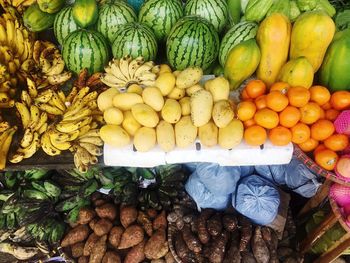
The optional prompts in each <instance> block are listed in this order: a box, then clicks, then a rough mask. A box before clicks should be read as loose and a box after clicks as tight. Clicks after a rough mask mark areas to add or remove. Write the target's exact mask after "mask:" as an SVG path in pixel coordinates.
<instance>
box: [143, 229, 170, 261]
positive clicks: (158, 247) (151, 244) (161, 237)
mask: <svg viewBox="0 0 350 263" xmlns="http://www.w3.org/2000/svg"><path fill="white" fill-rule="evenodd" d="M165 231H166V230H165V229H159V230H157V231H156V232H155V233H154V234H153V235H152V236H151V238H150V239H149V240H148V241H147V243H146V245H145V255H146V258H148V259H159V258H161V257H164V256H165V255H166V254H167V253H168V251H169V248H168V243H167V242H166V232H165Z"/></svg>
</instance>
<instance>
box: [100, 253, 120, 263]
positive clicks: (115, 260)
mask: <svg viewBox="0 0 350 263" xmlns="http://www.w3.org/2000/svg"><path fill="white" fill-rule="evenodd" d="M102 263H121V260H120V257H119V255H118V254H117V252H114V251H107V252H106V254H105V255H104V256H103V259H102Z"/></svg>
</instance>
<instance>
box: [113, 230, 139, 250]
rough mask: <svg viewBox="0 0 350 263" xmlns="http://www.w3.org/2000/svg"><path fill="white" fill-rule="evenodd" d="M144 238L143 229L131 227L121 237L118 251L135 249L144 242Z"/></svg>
mask: <svg viewBox="0 0 350 263" xmlns="http://www.w3.org/2000/svg"><path fill="white" fill-rule="evenodd" d="M143 238H144V232H143V229H142V227H140V226H139V225H132V226H129V227H128V228H127V229H125V231H124V233H123V235H122V237H121V240H120V243H119V246H118V249H125V248H129V247H133V246H135V245H137V244H139V243H140V242H142V240H143Z"/></svg>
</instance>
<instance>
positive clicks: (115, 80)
mask: <svg viewBox="0 0 350 263" xmlns="http://www.w3.org/2000/svg"><path fill="white" fill-rule="evenodd" d="M101 80H102V82H107V83H114V84H120V85H126V83H127V81H125V80H122V79H120V78H118V77H116V76H115V75H112V74H103V75H102V79H101Z"/></svg>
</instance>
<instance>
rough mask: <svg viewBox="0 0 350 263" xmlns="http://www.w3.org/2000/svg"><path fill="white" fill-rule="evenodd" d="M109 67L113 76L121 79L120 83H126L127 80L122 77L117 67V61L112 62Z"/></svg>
mask: <svg viewBox="0 0 350 263" xmlns="http://www.w3.org/2000/svg"><path fill="white" fill-rule="evenodd" d="M109 66H110V67H111V70H112V72H113V75H114V76H115V77H116V78H118V79H121V80H122V81H124V83H127V82H128V79H127V78H126V77H125V76H124V74H123V73H122V71H121V69H120V67H119V60H117V59H115V60H113V61H112V62H111V64H110V65H109Z"/></svg>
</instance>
